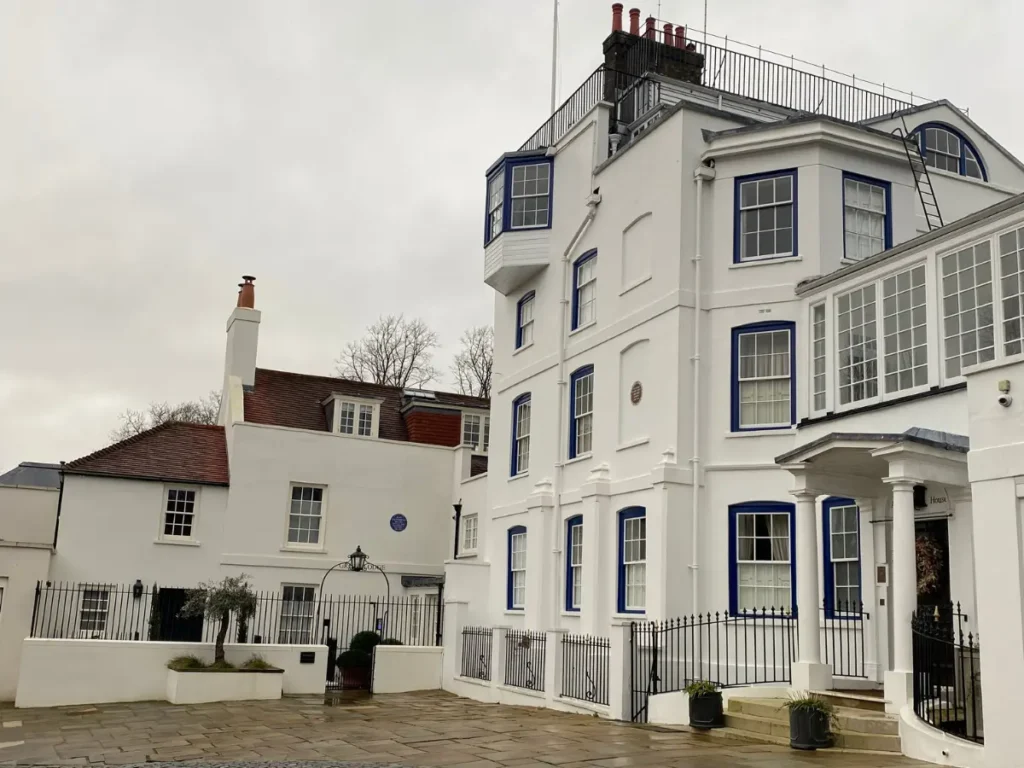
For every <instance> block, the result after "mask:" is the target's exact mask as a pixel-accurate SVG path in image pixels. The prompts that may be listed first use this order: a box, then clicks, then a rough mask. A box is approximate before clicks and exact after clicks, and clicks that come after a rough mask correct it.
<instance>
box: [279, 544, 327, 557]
mask: <svg viewBox="0 0 1024 768" xmlns="http://www.w3.org/2000/svg"><path fill="white" fill-rule="evenodd" d="M281 551H282V552H299V553H302V554H306V555H326V554H327V551H326V550H325V549H324V548H323V547H296V546H295V545H291V546H289V545H287V544H286V545H284V546H283V547H281Z"/></svg>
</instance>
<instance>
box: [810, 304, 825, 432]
mask: <svg viewBox="0 0 1024 768" xmlns="http://www.w3.org/2000/svg"><path fill="white" fill-rule="evenodd" d="M819 310H820V312H821V317H820V318H819V317H817V314H818V311H819ZM810 326H811V359H810V371H811V377H810V378H811V413H825V411H827V410H828V306H826V303H825V302H824V301H822V302H819V303H817V304H814V305H813V306H812V307H811V316H810ZM819 363H820V364H821V365H820V366H819ZM819 368H820V370H819ZM819 396H820V398H821V399H820V401H819V400H818V398H819Z"/></svg>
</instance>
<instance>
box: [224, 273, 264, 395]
mask: <svg viewBox="0 0 1024 768" xmlns="http://www.w3.org/2000/svg"><path fill="white" fill-rule="evenodd" d="M255 279H256V278H255V277H253V276H252V275H244V276H243V277H242V282H241V283H239V284H238V299H237V301H236V303H235V308H234V309H233V310H232V311H231V315H230V316H229V317H228V327H227V333H228V339H227V350H226V352H225V355H224V382H225V384H227V382H228V379H229V378H230V377H231V376H237V377H238V378H239V379H241V381H242V386H243V387H251V386H253V385H254V384H255V383H256V347H257V346H258V342H259V335H260V313H259V310H257V309H256V308H255V305H256V286H255V285H253V281H254V280H255Z"/></svg>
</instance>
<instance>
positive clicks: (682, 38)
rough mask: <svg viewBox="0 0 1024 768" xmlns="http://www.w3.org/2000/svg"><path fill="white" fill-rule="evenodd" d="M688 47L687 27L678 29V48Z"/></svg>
mask: <svg viewBox="0 0 1024 768" xmlns="http://www.w3.org/2000/svg"><path fill="white" fill-rule="evenodd" d="M684 47H686V27H676V48H684Z"/></svg>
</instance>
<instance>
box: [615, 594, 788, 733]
mask: <svg viewBox="0 0 1024 768" xmlns="http://www.w3.org/2000/svg"><path fill="white" fill-rule="evenodd" d="M630 651H631V653H630V657H631V659H630V678H631V681H632V682H631V689H632V719H633V720H634V721H640V722H646V719H647V700H648V697H649V696H650V695H652V694H656V693H667V692H670V691H681V690H683V689H684V688H685V687H686V686H687V685H689V684H690V683H692V682H694V681H696V680H708V681H711V682H713V683H715V684H717V685H719V686H720V687H722V688H728V687H732V686H739V685H754V684H756V683H788V682H789V681H790V667H791V666H792V663H793V661H795V660H796V657H797V623H796V617H795V616H793V615H792V614H790V613H788V612H784V611H776V610H774V609H770V608H766V609H761V610H756V611H751V612H749V613H745V614H740V615H736V616H731V615H729V613H727V612H726V613H714V614H711V613H708V614H702V615H697V616H684V617H682V618H679V619H670V620H668V621H652V622H643V623H638V622H634V623H633V624H632V625H631V626H630Z"/></svg>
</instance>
